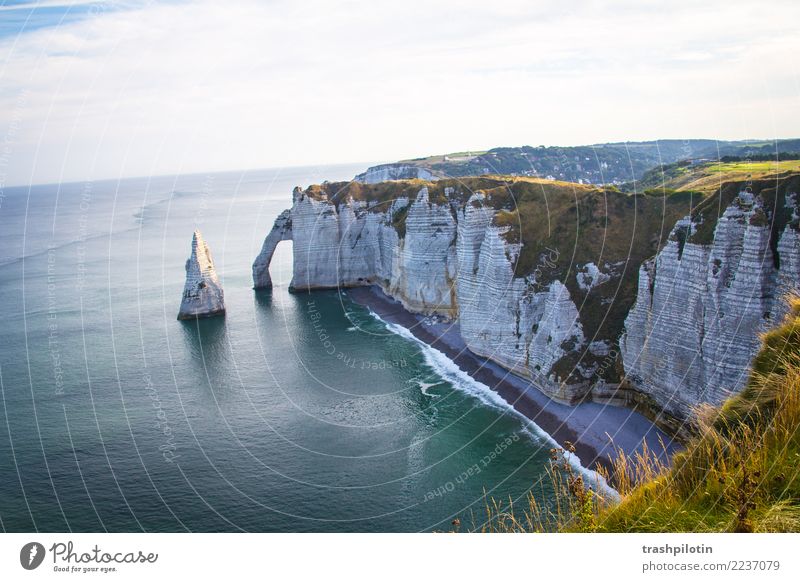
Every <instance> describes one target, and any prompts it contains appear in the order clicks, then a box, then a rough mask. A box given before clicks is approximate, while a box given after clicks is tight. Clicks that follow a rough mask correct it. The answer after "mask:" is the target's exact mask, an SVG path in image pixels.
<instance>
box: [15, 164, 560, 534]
mask: <svg viewBox="0 0 800 582" xmlns="http://www.w3.org/2000/svg"><path fill="white" fill-rule="evenodd" d="M361 169H363V166H361V165H359V166H352V167H348V166H333V167H314V168H310V167H309V168H291V169H283V170H263V171H251V172H246V173H242V172H236V173H220V174H207V175H193V176H179V177H159V178H149V179H131V180H123V181H119V182H95V183H87V184H80V183H79V184H61V185H47V186H34V187H31V188H10V189H6V190H5V192H4V193H3V194H4V197H3V198H0V202H2V206H0V297H1V298H2V301H3V309H2V313H0V388H2V391H1V394H0V527H2V529H4V530H6V531H20V530H39V531H70V530H71V531H104V530H107V531H142V530H143V531H186V530H189V531H238V530H246V531H420V530H431V529H434V530H435V529H449V528H450V521H451V520H452V519H453V518H455V517H456V516H458V517H460V518H461V520H462V522H463V523H466V524H469V523H471V522H472V521H473V520H474V523H475V524H477V525H479V524H480V523H481V522H482V521H483V518H484V509H483V508H484V503H485V497H484V491H486V492H488V494H489V495H490V496H492V497H495V498H502V499H508V498H509V496H511V497H512V498H515V499H516V498H519V497H520V496H525V495H526V494H527V492H528V491H529V490H531V488H533V491H534V492H535V494H536V495H537V496H544V497H547V496H548V493H547V488H546V486H544V489H542V487H543V486H542V485H539V484H537V483H538V482H539V480H540V478H541V477H542V476H543V472H544V466H545V464H546V460H547V455H548V450H549V446H550V445H549V444H548V443H547V442H546V441H545V440H544V439H542V438H541V437H539V436H536V434H535V432H532V430H531V427H530V425H528V424H527V423H526V422H525V421H523V420H522V419H520V418H519V417H518V416H517V415H516V414H515V413H513V412H512V411H511V410H510V409H509V408H508V407H505V406H503V405H502V404H498V403H496V402H494V401H493V400H492V398H491V395H487V394H486V393H485V392H484V391H483V390H482V389H481V387H480V386H478V385H475V384H474V383H473V382H471V381H470V380H469V379H466V378H463V377H461V376H459V375H458V374H457V371H454V370H452V369H451V368H449V367H448V365H447V362H446V361H442V360H441V359H438V358H437V357H436V354H435V353H432V352H430V351H429V350H426V349H425V348H422V347H421V346H420V345H419V344H417V343H416V342H413V341H410V340H408V339H406V338H404V337H401V336H399V335H397V334H394V333H392V332H391V331H389V330H388V329H387V327H386V326H385V325H384V324H383V323H382V322H380V321H379V320H376V319H375V318H374V317H372V316H371V315H370V314H369V313H368V312H367V311H366V310H365V309H363V308H361V307H359V306H357V305H354V304H352V303H350V302H349V301H348V300H347V298H346V297H344V296H342V295H340V294H338V293H336V292H319V293H313V294H301V295H290V294H289V293H288V284H289V280H290V279H291V243H289V242H284V243H281V245H280V246H279V247H278V251H277V253H276V257H275V259H274V261H273V267H272V274H273V279H274V281H275V288H274V289H273V290H272V291H271V292H258V293H256V292H254V291H253V290H252V289H251V284H252V283H251V277H250V264H251V263H252V260H253V258H254V257H255V256H256V254H257V253H258V251H259V249H260V247H261V243H262V242H263V239H264V236H265V235H266V233H267V232H268V231H269V229H270V227H271V225H272V221H273V219H274V218H275V216H277V214H278V213H279V212H280V211H281V210H283V209H284V208H287V207H289V206H290V205H291V190H292V187H293V186H295V185H303V186H305V185H308V184H310V183H315V182H320V181H321V180H323V179H330V180H334V179H349V178H351V177H352V176H353V175H354V174H355V173H357V172H358V171H360V170H361ZM195 228H200V229H201V230H202V231H203V234H204V236H205V238H206V240H207V242H208V243H209V245H210V247H211V250H212V253H213V256H214V259H215V262H216V266H217V271H218V272H219V274H220V276H221V278H222V280H223V284H224V288H225V299H226V304H227V312H228V313H227V317H225V318H224V319H223V318H216V319H212V320H204V321H200V322H188V323H187V322H179V321H176V319H175V316H176V314H177V310H178V306H179V303H180V297H181V293H182V288H183V279H184V262H185V260H186V258H187V257H188V255H189V252H190V245H191V237H192V231H193V230H194V229H195ZM320 330H323V331H320Z"/></svg>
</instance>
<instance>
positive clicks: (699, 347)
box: [253, 180, 800, 419]
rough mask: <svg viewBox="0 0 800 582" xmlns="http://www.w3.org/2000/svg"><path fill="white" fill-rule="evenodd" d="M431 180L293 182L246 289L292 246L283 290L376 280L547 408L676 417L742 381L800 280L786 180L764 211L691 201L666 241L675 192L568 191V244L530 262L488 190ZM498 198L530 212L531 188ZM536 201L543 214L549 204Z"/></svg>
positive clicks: (749, 203) (748, 200)
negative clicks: (529, 388)
mask: <svg viewBox="0 0 800 582" xmlns="http://www.w3.org/2000/svg"><path fill="white" fill-rule="evenodd" d="M480 183H481V184H485V183H487V180H483V182H480ZM436 184H437V186H436V187H435V190H436V191H435V192H434V193H431V192H429V189H428V188H426V187H419V186H415V185H414V183H413V182H408V183H406V184H401V183H395V186H392V187H391V188H390V187H388V186H387V187H386V188H384V186H386V185H377V186H375V187H372V189H368V188H367V187H365V186H358V187H356V188H351V189H350V190H348V189H347V187H344V186H342V187H341V188H340V189H339V190H337V188H334V187H333V185H330V187H328V186H325V185H323V186H319V187H313V188H309V189H308V190H305V191H303V190H300V189H295V192H294V205H293V206H292V208H291V210H289V211H286V212H284V213H283V214H281V215H280V216H279V217H278V219H277V220H276V222H275V226H274V227H273V229H272V231H271V232H270V234H269V235H268V236H267V240H266V241H265V242H264V246H263V248H262V251H261V254H260V255H259V257H258V259H257V260H256V262H255V263H254V265H253V281H254V284H255V286H256V287H259V286H264V285H265V284H267V285H268V284H269V274H268V268H269V260H270V258H271V256H272V253H273V251H274V248H275V245H276V244H277V242H278V241H280V240H285V239H287V238H291V239H292V240H293V241H294V272H293V279H292V284H291V286H292V288H294V289H295V290H309V289H320V288H336V287H352V286H359V285H379V286H380V287H381V288H382V289H383V291H384V292H385V293H387V294H388V295H390V296H392V297H394V298H395V299H397V300H399V301H400V302H401V303H402V304H403V305H404V306H405V307H406V308H407V309H409V310H411V311H413V312H416V313H423V314H426V315H430V314H439V315H442V316H445V317H448V318H451V319H454V320H457V321H458V323H459V328H460V332H461V335H462V337H463V339H464V342H465V343H466V345H467V347H468V348H469V349H470V350H471V351H473V352H474V353H476V354H479V355H481V356H483V357H486V358H488V359H491V360H493V361H495V362H497V363H499V364H500V365H502V366H504V367H505V368H507V369H509V370H511V371H512V372H514V373H515V374H518V375H520V376H523V377H526V378H529V379H530V380H531V383H532V384H533V385H535V386H536V387H537V388H538V389H539V390H541V391H542V392H544V393H546V394H548V395H549V396H551V397H553V398H555V399H557V400H560V401H564V402H569V403H574V402H576V401H578V400H580V399H583V398H595V399H601V400H603V401H612V402H615V403H625V402H628V403H630V402H632V401H636V402H639V403H641V402H642V400H641V398H639V397H640V396H641V395H644V396H645V397H646V399H645V401H646V402H648V403H653V402H654V403H655V405H656V410H654V413H655V414H658V413H660V412H662V411H664V412H667V413H668V414H669V415H671V416H672V417H673V418H675V419H685V418H687V417H689V416H690V415H691V413H692V410H693V406H694V405H696V404H697V403H700V402H711V403H718V402H720V401H721V400H723V399H724V398H725V397H726V396H727V395H728V394H730V393H731V392H734V391H737V390H740V389H741V388H742V386H743V385H744V382H745V380H746V377H747V369H748V366H749V364H750V361H751V359H752V357H753V355H754V354H755V352H756V350H757V347H758V341H759V340H758V336H757V334H758V332H759V331H761V330H763V329H766V328H767V327H769V326H770V325H772V324H773V323H774V322H776V321H777V320H779V319H780V318H781V314H782V311H781V310H782V307H781V304H780V302H779V299H778V298H779V297H780V296H781V295H782V294H785V293H787V292H790V291H796V290H797V288H798V282H799V281H800V246H799V245H800V234H799V232H798V222H800V219H799V218H798V214H800V213H799V212H798V201H797V197H796V196H795V195H794V193H793V192H794V191H795V190H796V189H797V188H796V185H795V186H792V188H793V190H792V191H791V192H789V191H788V190H786V189H785V188H784V190H785V191H782V192H781V193H780V195H778V194H776V193H775V192H774V191H772V190H769V188H768V187H767V186H764V185H762V186H763V187H764V192H772V194H771V195H772V198H771V200H772V202H771V203H769V204H765V203H764V201H763V200H762V198H761V197H760V196H756V195H752V194H747V193H743V194H741V195H739V196H736V195H735V194H734V195H731V196H728V197H727V198H725V197H724V196H723V194H722V193H720V194H719V195H715V197H710V198H708V199H705V201H706V202H707V203H708V204H707V207H708V208H706V209H705V211H704V213H695V214H693V215H692V216H690V217H687V218H685V219H683V220H679V221H678V222H677V224H676V225H675V227H674V228H673V229H672V232H671V234H670V236H669V238H668V240H667V237H666V234H667V232H668V231H667V230H664V231H663V236H664V238H660V236H661V235H660V234H659V232H657V231H658V229H660V228H661V224H662V222H663V220H664V219H665V217H667V218H669V217H672V218H671V219H670V224H674V223H675V220H676V219H677V218H678V217H680V216H681V215H683V214H685V212H686V210H681V209H682V208H684V206H682V204H685V205H686V206H685V208H687V209H688V208H690V207H691V206H690V204H691V203H690V198H689V197H683V198H679V197H675V199H674V200H673V199H668V200H666V201H662V200H658V199H653V198H648V197H641V196H639V197H633V196H628V195H624V194H621V193H619V192H616V193H615V192H599V193H598V192H597V191H593V192H589V191H588V190H587V191H580V192H577V194H575V193H573V192H571V191H570V192H567V194H566V195H565V197H564V198H563V199H567V200H570V201H572V202H571V205H570V203H564V206H563V207H562V208H561V210H559V211H558V212H560V213H561V214H560V215H556V214H553V215H552V216H548V218H547V220H548V222H546V224H548V225H550V222H549V221H550V220H551V219H552V220H553V223H552V225H551V226H552V228H551V231H552V232H556V233H557V232H559V229H561V230H560V231H561V232H563V233H565V234H564V235H562V238H561V239H560V240H561V244H562V245H563V244H572V245H573V247H570V248H567V249H564V248H561V252H559V249H558V248H550V247H548V246H546V245H545V244H544V243H542V242H540V241H536V242H535V243H531V244H535V245H538V246H532V247H530V248H533V249H534V251H533V255H531V251H530V248H528V249H526V248H525V245H523V244H522V242H521V235H515V233H514V232H512V231H513V221H512V222H511V223H510V222H509V221H508V217H509V216H510V217H512V218H513V217H515V216H518V213H517V214H515V209H514V208H510V209H507V208H506V206H503V204H505V202H503V203H502V204H500V203H498V202H497V200H498V199H497V196H501V195H498V194H496V193H495V194H492V196H495V198H492V199H491V200H490V199H489V198H490V197H489V196H488V195H485V194H484V193H483V192H481V191H475V192H471V191H468V190H466V189H465V190H460V191H455V189H454V187H450V186H448V185H447V184H446V183H444V182H438V183H436ZM489 185H491V184H489ZM773 185H774V182H773ZM535 186H536V188H539V187H540V185H539V184H536V185H535ZM337 187H338V186H337ZM576 187H577V185H576ZM787 187H788V186H787ZM414 188H415V189H414ZM737 188H738V187H737ZM412 189H413V190H412ZM431 189H432V190H433V189H434V187H433V186H431ZM495 190H496V191H499V190H501V189H500V188H497V189H495ZM387 192H388V193H389V194H391V195H387ZM737 192H738V189H737ZM517 194H519V193H517ZM523 194H524V193H523ZM525 196H527V198H525ZM501 197H502V196H501ZM768 197H769V196H768ZM512 198H513V199H514V203H515V204H516V202H517V201H519V200H523V203H524V204H528V206H527V208H528V210H527V212H529V213H530V212H534V213H535V212H536V211H535V210H533V211H531V206H530V204H531V202H532V201H533V202H535V200H536V198H535V197H534V196H533V195H532V194H530V193H528V194H524V196H523V197H522V198H520V197H519V196H518V195H516V194H515V195H514V196H512ZM777 198H780V204H778V203H777V202H775V200H776V199H777ZM548 203H549V204H550V207H549V211H550V212H554V211H553V204H556V205H557V203H558V199H556V198H554V197H552V196H551V197H550V198H549V202H548ZM776 204H777V205H778V207H776ZM670 205H672V206H671V207H670ZM717 207H718V208H719V212H720V213H721V215H719V216H717V215H716V214H714V215H713V216H712V214H713V213H712V212H710V210H709V208H710V209H713V208H717ZM670 208H671V210H670ZM776 208H777V209H776ZM523 210H524V208H523ZM723 210H724V212H722V211H723ZM667 211H669V212H671V214H667ZM649 214H652V215H653V217H652V220H651V222H648V215H649ZM501 215H502V216H501ZM531 216H532V215H531V214H528V215H527V220H530V218H531ZM559 216H561V217H562V218H559ZM534 218H535V216H534ZM499 219H500V220H499ZM773 219H774V220H773ZM559 220H561V222H560V223H559V222H558V221H559ZM779 223H780V224H779ZM510 224H511V225H512V226H510ZM576 224H577V225H578V226H577V227H575V226H574V225H576ZM569 225H573V227H575V228H578V231H577V232H579V233H580V235H581V236H587V237H589V238H590V239H592V237H594V239H596V240H600V241H602V242H603V245H604V247H605V249H606V250H604V253H605V254H601V255H600V256H599V257H598V255H597V254H595V255H594V256H595V257H597V258H592V259H590V257H589V254H588V253H595V250H593V248H592V247H581V246H580V244H578V243H575V240H576V239H575V233H574V232H573V233H570V232H569V231H568V230H565V228H567V227H568V226H569ZM648 225H650V226H648ZM776 225H779V228H778V226H776ZM626 228H629V230H628V231H625V229H626ZM648 228H649V229H650V230H647V229H648ZM528 236H529V237H531V236H533V237H534V240H535V237H537V236H538V233H536V232H534V233H533V235H531V233H528ZM615 236H616V237H617V238H619V239H620V240H617V241H614V240H613V237H615ZM541 238H542V239H544V240H556V238H557V236H556V235H553V236H551V237H550V238H549V239H547V237H541ZM665 240H666V243H665V244H664V242H663V241H665ZM564 241H567V242H566V243H565V242H564ZM575 245H577V246H575ZM587 248H589V249H590V250H589V251H586V250H581V249H587ZM659 249H661V250H660V251H659ZM526 250H527V251H528V255H526V256H525V257H523V256H522V255H523V253H524V252H525V251H526ZM565 251H566V252H565ZM656 252H657V255H656V257H655V258H654V259H652V260H646V258H647V257H648V256H649V257H652V256H653V253H656ZM581 253H583V254H584V255H585V256H584V257H583V258H581ZM614 253H616V254H614ZM637 253H638V254H637ZM521 257H522V258H524V261H522V262H524V263H525V264H526V265H527V267H526V270H523V271H522V272H521V271H520V268H519V265H520V264H521V263H520V259H521ZM637 277H638V287H637Z"/></svg>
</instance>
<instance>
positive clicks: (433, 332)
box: [346, 285, 680, 470]
mask: <svg viewBox="0 0 800 582" xmlns="http://www.w3.org/2000/svg"><path fill="white" fill-rule="evenodd" d="M346 294H347V296H348V297H350V299H352V300H353V301H354V302H356V303H358V304H360V305H362V306H364V307H367V308H368V309H370V310H371V311H372V312H373V313H375V314H376V315H377V316H378V317H380V318H381V319H382V320H383V321H385V322H388V323H393V324H396V325H400V326H402V327H404V328H406V329H407V330H408V331H409V332H411V333H412V334H413V335H414V337H416V338H417V339H418V340H420V341H422V342H424V343H425V344H427V345H429V346H431V347H432V348H434V349H436V350H438V351H440V352H442V353H443V354H444V355H446V356H447V357H448V358H449V359H450V360H452V361H453V362H454V363H455V364H456V365H457V366H458V367H459V368H460V369H461V370H462V371H464V372H466V373H467V374H469V375H470V376H471V377H472V378H473V379H475V380H476V381H478V382H480V383H482V384H484V385H486V386H487V387H488V388H490V389H491V390H493V391H495V392H497V393H498V394H499V395H500V396H501V397H502V398H503V399H504V400H505V401H506V402H507V403H508V404H509V405H511V406H512V407H513V408H514V409H515V410H516V411H517V412H519V413H521V414H522V415H523V416H525V417H526V418H528V419H530V420H531V421H532V422H533V423H535V424H536V425H537V426H538V427H539V428H540V429H541V430H543V431H544V432H546V433H547V434H549V435H550V437H551V438H552V439H553V440H554V441H555V442H556V443H558V444H559V445H561V446H565V443H567V442H569V443H572V444H573V445H574V447H575V454H576V455H577V457H578V458H579V460H580V462H581V464H582V465H583V466H584V467H586V468H587V469H592V470H594V469H596V468H598V466H603V467H609V466H610V463H611V461H612V460H613V458H614V457H615V455H616V454H617V453H618V451H622V452H624V453H625V454H626V455H629V456H630V455H634V454H636V453H637V452H641V451H642V450H643V449H644V446H645V444H646V447H647V448H648V449H649V450H650V451H652V452H654V453H656V454H658V455H659V456H660V457H661V458H662V460H664V461H665V462H668V460H669V457H670V455H671V454H672V453H674V452H675V451H677V450H678V449H679V448H680V445H679V443H678V442H677V441H676V440H675V439H674V438H673V437H671V436H670V435H668V434H667V433H665V432H664V431H663V430H661V429H660V428H658V427H657V426H656V425H655V424H654V423H653V422H652V421H651V420H649V419H648V418H646V417H645V416H643V415H642V414H640V413H638V412H636V411H634V410H630V409H628V408H622V407H618V406H613V405H610V404H600V403H595V402H582V403H579V404H577V405H575V406H569V405H566V404H562V403H559V402H556V401H554V400H552V399H550V398H548V397H547V396H545V395H544V394H543V393H542V392H540V391H539V390H538V389H537V388H535V387H534V386H533V385H531V384H530V382H529V381H528V380H527V379H525V378H522V377H520V376H517V375H516V374H512V373H511V372H509V371H508V370H506V369H505V368H503V367H502V366H500V365H499V364H496V363H495V362H492V361H491V360H489V359H487V358H483V357H480V356H478V355H476V354H474V353H472V352H471V351H470V350H469V349H468V348H467V346H466V344H465V342H464V340H463V339H462V337H461V333H460V330H459V326H458V323H457V322H448V321H443V320H442V318H437V317H426V316H424V315H420V314H415V313H411V312H410V311H408V310H406V309H405V308H404V307H403V305H402V304H401V303H400V302H399V301H397V300H395V299H393V298H391V297H389V296H388V295H386V294H385V293H384V292H383V291H382V290H381V289H380V288H379V287H377V286H375V285H373V286H369V287H356V288H352V289H348V290H347V291H346Z"/></svg>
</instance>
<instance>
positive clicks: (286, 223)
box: [253, 210, 292, 289]
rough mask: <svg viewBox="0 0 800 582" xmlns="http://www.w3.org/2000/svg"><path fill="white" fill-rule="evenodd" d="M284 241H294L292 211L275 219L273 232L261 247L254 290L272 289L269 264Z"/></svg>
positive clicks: (286, 211) (254, 263)
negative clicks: (280, 243) (279, 244)
mask: <svg viewBox="0 0 800 582" xmlns="http://www.w3.org/2000/svg"><path fill="white" fill-rule="evenodd" d="M284 240H292V211H291V210H284V211H283V212H281V213H280V215H279V216H278V218H276V219H275V223H274V224H273V225H272V230H271V231H270V232H269V234H268V235H267V238H265V239H264V244H263V245H262V246H261V252H260V253H258V256H257V257H256V260H255V261H253V289H272V277H270V274H269V264H270V262H272V256H273V255H274V254H275V249H276V248H277V246H278V243H279V242H281V241H284Z"/></svg>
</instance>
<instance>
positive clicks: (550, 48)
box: [0, 0, 800, 186]
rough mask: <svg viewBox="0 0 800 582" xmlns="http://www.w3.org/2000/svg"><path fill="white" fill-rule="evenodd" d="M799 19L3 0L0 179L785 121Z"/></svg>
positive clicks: (244, 164) (684, 5)
mask: <svg viewBox="0 0 800 582" xmlns="http://www.w3.org/2000/svg"><path fill="white" fill-rule="evenodd" d="M34 5H36V6H38V7H37V8H33V7H32V6H34ZM798 17H800V3H798V2H796V1H795V0H785V1H784V0H770V1H768V2H759V3H755V2H751V1H750V0H748V1H737V0H727V1H722V0H708V1H706V2H702V3H698V2H691V1H689V0H672V1H671V2H669V3H664V2H655V1H650V0H638V1H635V0H615V1H613V2H600V1H592V0H574V1H573V2H570V3H560V4H555V3H552V2H536V1H531V0H504V1H503V2H495V3H489V2H485V0H480V1H473V0H425V1H423V0H406V1H405V2H403V3H402V4H399V3H397V2H387V1H384V0H372V1H369V2H365V1H355V0H341V1H339V2H330V1H329V0H270V1H260V2H256V1H255V0H229V1H226V2H219V1H216V0H215V1H211V0H196V1H189V0H187V1H182V2H151V1H146V0H142V1H115V2H93V3H89V2H77V3H76V2H68V1H63V2H57V1H54V2H39V3H36V2H25V1H16V2H8V1H6V2H4V3H3V4H0V186H3V185H11V184H26V183H37V182H52V181H62V180H85V179H92V178H108V177H112V178H113V177H123V176H135V175H151V174H162V173H172V172H198V171H210V170H225V169H239V168H253V167H270V166H282V165H303V164H314V163H336V162H348V161H381V160H386V161H390V160H395V159H400V158H406V157H417V156H422V155H427V154H433V153H443V152H448V151H459V150H467V149H473V150H474V149H484V148H488V147H493V146H500V145H526V144H529V145H539V144H563V145H568V144H580V143H597V142H604V141H623V140H639V139H654V138H684V137H707V138H717V139H744V138H779V137H797V136H800V116H798V115H797V114H796V111H797V109H798V104H800V103H799V99H798V98H799V97H800V80H799V79H800V77H799V76H798V72H799V71H798V67H799V66H800V63H799V62H798V59H797V58H796V55H797V54H800V50H799V49H800V41H798V34H797V32H796V23H797V22H798Z"/></svg>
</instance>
